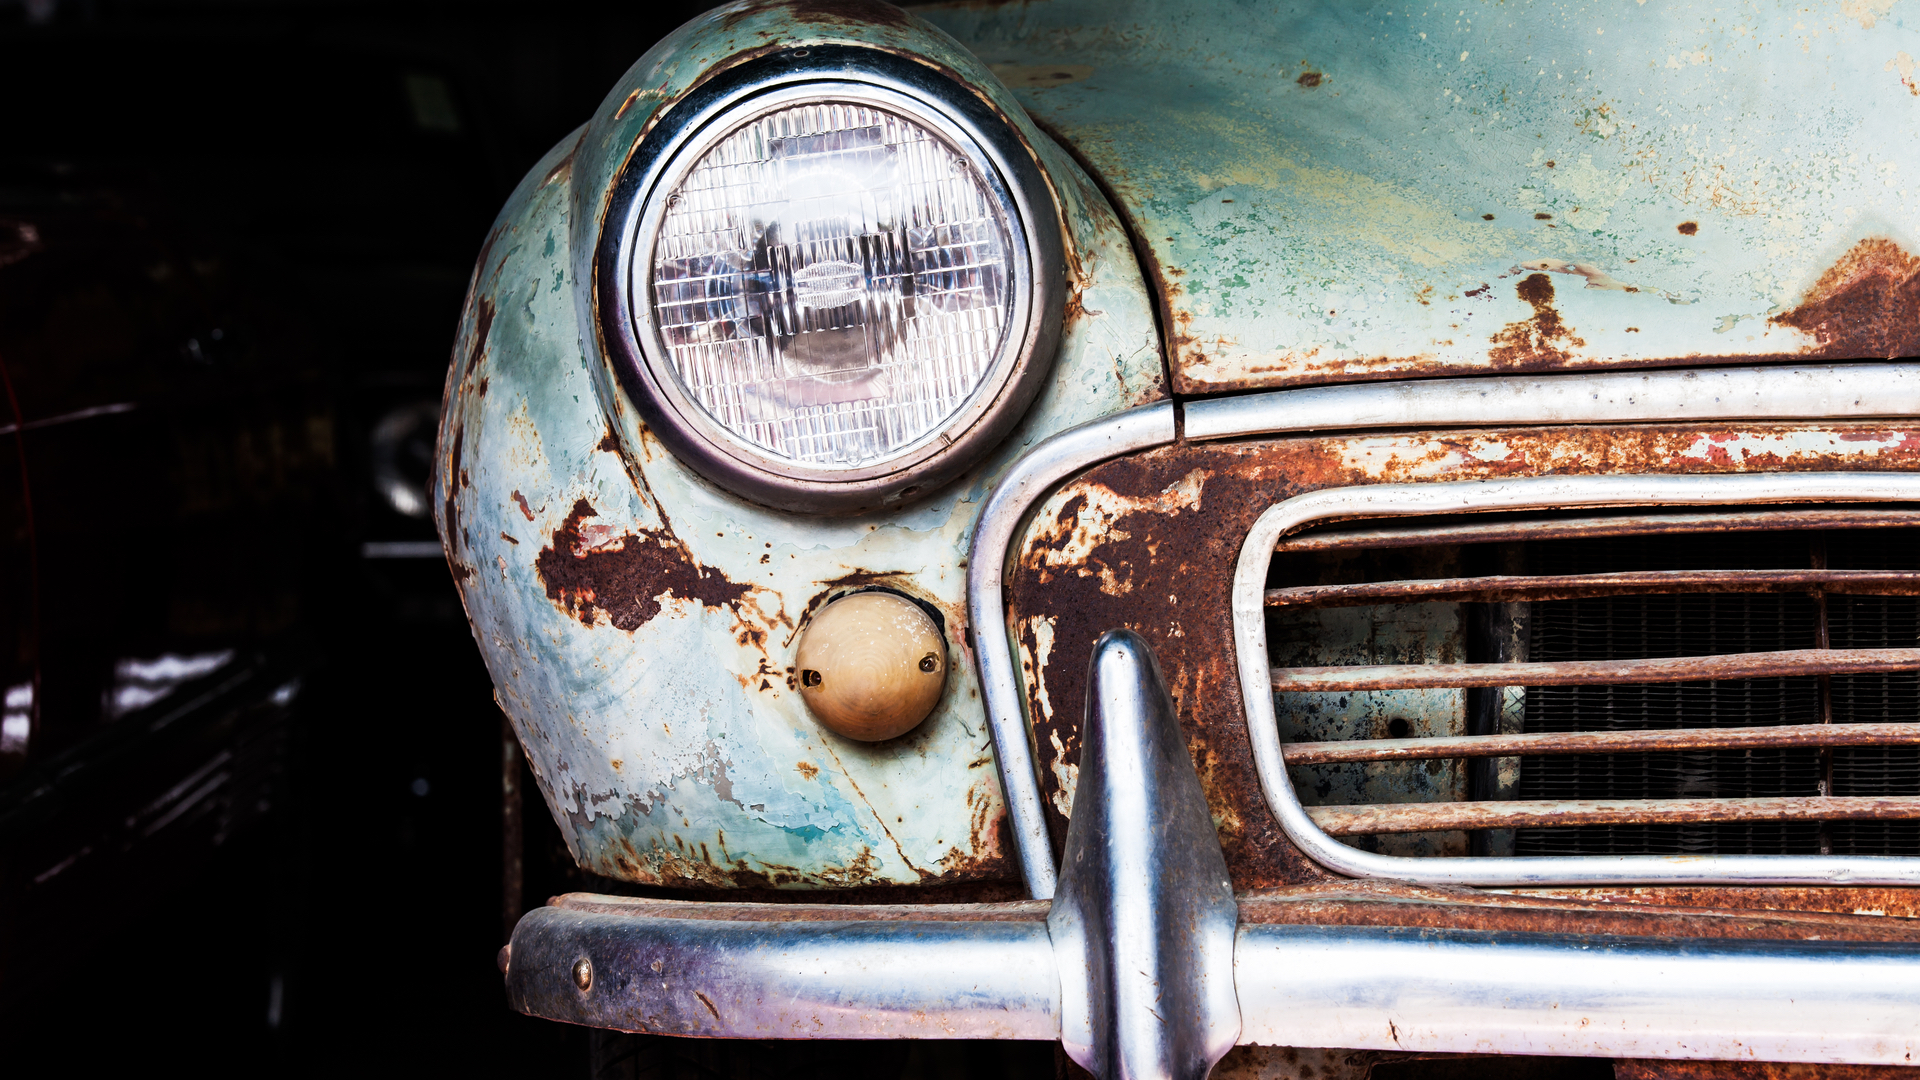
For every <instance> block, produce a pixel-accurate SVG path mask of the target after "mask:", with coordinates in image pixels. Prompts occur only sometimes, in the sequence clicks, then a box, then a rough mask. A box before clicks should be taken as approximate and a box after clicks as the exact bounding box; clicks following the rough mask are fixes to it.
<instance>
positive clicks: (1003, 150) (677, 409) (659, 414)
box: [593, 46, 1066, 513]
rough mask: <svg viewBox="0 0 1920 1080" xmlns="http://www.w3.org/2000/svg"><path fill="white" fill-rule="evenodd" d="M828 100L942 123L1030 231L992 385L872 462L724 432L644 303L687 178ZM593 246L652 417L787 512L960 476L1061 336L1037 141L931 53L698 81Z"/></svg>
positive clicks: (675, 443)
mask: <svg viewBox="0 0 1920 1080" xmlns="http://www.w3.org/2000/svg"><path fill="white" fill-rule="evenodd" d="M814 96H818V97H830V98H832V99H834V100H844V99H854V100H859V101H865V102H870V103H872V104H874V105H877V106H879V107H882V108H886V109H891V110H895V111H898V112H901V113H903V114H904V115H906V116H908V117H910V118H912V119H913V120H914V121H915V122H916V123H920V124H923V125H926V126H928V127H929V128H932V129H934V130H937V131H938V132H939V133H940V134H941V135H942V136H943V137H946V138H948V139H949V140H951V141H952V143H953V145H954V147H955V148H956V149H958V150H960V151H962V152H963V153H964V154H965V155H966V157H967V159H968V160H969V162H970V163H971V164H972V166H973V168H974V169H975V171H976V172H977V175H978V177H979V179H980V180H981V181H982V183H983V186H984V187H985V188H986V189H987V191H988V192H989V194H990V195H991V197H992V198H994V199H995V200H997V201H998V202H999V204H1000V207H1001V209H1002V211H1003V212H1004V213H1005V215H1006V219H1007V227H1008V230H1009V232H1010V233H1013V234H1014V235H1015V239H1016V243H1015V248H1016V257H1015V258H1014V259H1013V265H1012V267H1011V271H1012V273H1011V280H1012V283H1013V287H1014V289H1013V307H1012V313H1011V315H1010V317H1009V322H1008V333H1007V338H1006V344H1005V346H1004V347H1003V352H1002V353H1001V354H1000V357H999V358H998V359H997V360H996V362H995V366H994V369H993V370H992V371H991V372H990V373H989V375H988V376H987V379H986V381H985V382H984V383H983V384H982V385H981V387H980V388H979V390H978V391H977V392H975V393H974V394H973V395H972V397H971V398H970V399H969V400H968V401H967V403H966V404H965V405H964V406H962V407H961V408H960V409H959V411H957V412H956V413H954V414H953V415H951V416H949V417H948V418H947V419H946V421H944V422H943V423H942V424H941V425H940V426H939V427H938V428H936V429H935V430H934V432H933V433H932V434H931V435H930V436H927V437H923V438H921V439H919V440H918V441H917V442H916V443H914V444H913V445H912V447H911V449H909V450H908V451H907V452H905V453H902V454H900V455H898V456H895V457H892V458H889V459H887V460H884V461H881V462H879V463H876V464H873V465H869V466H866V467H862V468H847V469H831V468H818V467H811V466H806V465H802V464H799V463H796V462H793V461H788V460H782V459H779V458H777V457H774V456H772V455H767V454H761V453H756V452H754V450H753V448H752V447H751V446H749V445H747V444H746V443H745V442H744V441H743V440H742V439H740V438H738V437H736V436H733V435H732V434H731V433H729V432H728V431H726V430H725V429H724V428H722V427H721V426H720V425H719V423H718V422H717V421H716V420H714V419H713V418H712V417H711V416H709V415H708V413H707V412H706V410H705V409H703V408H702V407H701V406H700V405H699V404H698V403H697V402H696V401H694V400H692V399H691V398H690V397H689V396H688V394H687V393H686V391H685V389H684V388H683V387H682V386H681V385H680V382H679V380H678V379H677V378H676V377H675V376H674V374H673V371H672V367H671V365H670V362H669V359H668V357H667V356H666V354H665V348H664V345H663V343H662V342H661V339H660V336H659V332H658V328H657V327H656V325H655V320H654V314H653V306H652V304H651V303H650V302H648V301H647V297H646V289H647V287H648V285H647V282H648V280H649V273H650V267H651V265H652V251H653V245H654V240H655V236H656V231H657V228H658V225H659V222H660V219H661V217H662V215H663V214H664V210H665V203H666V198H665V196H666V194H667V193H668V192H670V191H671V190H672V189H673V185H674V184H675V183H676V178H677V177H678V176H681V175H684V174H685V172H686V171H687V170H688V169H690V168H691V167H692V166H693V163H694V162H696V161H697V160H698V158H699V156H700V154H701V153H702V152H704V148H705V147H706V146H709V145H712V144H713V143H714V142H716V141H718V139H720V138H723V137H725V133H727V132H729V131H731V130H734V129H735V128H736V127H737V126H738V125H739V124H740V123H743V122H746V120H747V119H748V118H750V117H752V116H754V115H758V114H760V113H762V112H763V111H765V110H766V109H772V108H778V107H780V106H781V105H782V104H783V103H784V104H792V103H793V102H795V101H796V100H800V99H806V98H809V97H814ZM1021 255H1023V256H1024V257H1019V256H1021ZM594 256H595V257H594V278H595V280H594V290H593V295H594V300H595V307H596V316H597V321H598V329H599V332H600V339H601V346H602V349H603V350H604V352H605V355H606V356H607V358H608V360H609V361H610V362H611V364H612V365H613V368H614V370H615V371H616V373H617V374H618V376H619V378H620V381H621V383H622V385H623V386H624V387H625V389H626V391H627V393H628V395H629V397H630V399H631V400H632V402H633V403H634V405H635V407H636V409H637V411H638V412H639V415H640V418H641V420H642V421H643V422H645V423H646V425H647V427H648V429H649V430H650V431H652V432H653V433H654V435H656V436H657V437H658V438H659V439H660V440H661V442H663V443H664V444H666V446H667V448H668V449H669V450H671V451H672V452H673V453H674V454H675V455H676V456H677V457H678V458H679V459H680V460H681V461H683V462H684V463H686V464H687V465H688V466H690V467H691V468H693V469H694V470H695V471H696V472H698V473H700V474H701V475H702V476H704V477H705V478H706V479H708V480H709V481H711V482H713V483H714V484H716V485H718V486H719V487H721V488H722V489H724V490H726V491H728V492H731V493H733V494H735V495H739V496H741V497H743V498H746V499H749V500H751V501H753V502H757V503H761V504H764V505H767V506H772V507H776V508H779V509H785V510H796V511H803V512H809V513H854V512H859V511H863V510H874V509H881V508H884V507H888V506H892V505H898V504H900V503H903V502H905V501H907V500H909V499H912V498H914V497H916V496H918V495H921V494H925V493H928V492H931V491H932V490H934V489H935V488H937V487H939V486H940V485H941V484H943V483H945V482H946V481H948V480H951V479H953V478H954V477H955V476H957V475H958V474H960V473H961V472H963V471H964V470H966V469H967V468H968V467H970V466H972V465H973V464H975V463H977V462H978V461H979V459H980V458H981V457H982V456H983V455H984V454H985V453H986V451H987V450H989V449H990V448H991V447H993V446H994V445H995V444H997V443H998V442H1000V441H1001V440H1002V439H1003V438H1005V437H1006V435H1007V434H1008V433H1009V432H1010V431H1011V430H1012V429H1013V427H1014V425H1015V424H1016V423H1018V421H1019V420H1020V418H1021V416H1023V415H1024V414H1025V412H1026V410H1027V407H1028V406H1029V405H1030V404H1031V403H1032V401H1033V399H1034V397H1035V395H1036V394H1037V393H1038V392H1039V389H1040V386H1041V384H1042V383H1043V382H1044V381H1045V378H1046V376H1047V373H1048V370H1049V369H1050V368H1051V366H1052V361H1053V356H1054V352H1055V349H1056V347H1057V345H1058V343H1059V336H1060V324H1061V317H1062V306H1063V298H1064V293H1065V283H1064V278H1065V262H1066V259H1065V252H1064V243H1063V239H1062V236H1061V227H1060V217H1059V212H1058V210H1057V209H1056V207H1055V203H1054V200H1053V195H1052V190H1051V188H1050V186H1049V185H1048V183H1047V179H1046V177H1045V176H1044V175H1043V174H1042V172H1041V169H1040V166H1039V164H1038V162H1037V161H1036V160H1035V157H1034V153H1033V150H1032V148H1031V147H1030V146H1029V145H1028V144H1027V141H1026V140H1025V139H1024V138H1023V137H1022V135H1021V133H1020V132H1019V130H1018V129H1017V128H1016V127H1015V125H1014V124H1013V123H1012V122H1011V121H1010V120H1009V119H1008V118H1007V117H1006V116H1004V115H1003V114H1002V113H1001V112H1000V111H999V110H998V109H997V108H995V107H994V106H993V105H992V104H991V103H990V102H989V101H988V99H987V98H986V96H985V95H983V94H981V93H979V92H978V91H976V90H975V89H974V88H972V87H970V86H968V85H966V84H965V83H963V82H960V81H959V80H958V79H957V78H956V77H954V76H951V75H949V74H946V73H944V72H943V71H941V70H939V69H937V68H934V67H932V66H930V65H928V64H926V63H923V62H920V61H917V60H915V59H912V58H910V57H906V56H901V55H898V54H895V53H890V52H883V51H880V50H877V49H871V48H860V47H853V46H813V47H809V48H798V49H790V50H785V51H782V52H779V53H775V54H771V55H767V56H762V57H759V58H756V59H754V60H750V61H747V62H745V63H742V64H740V65H738V66H735V67H732V68H729V69H726V70H724V71H721V72H719V73H717V74H715V75H713V76H712V77H710V78H708V79H707V80H706V81H704V82H702V83H701V84H699V85H698V86H696V87H695V88H694V89H693V90H691V91H689V92H688V93H687V94H686V95H685V96H684V97H683V98H681V99H680V100H679V101H677V102H675V103H674V104H673V105H672V106H670V107H669V109H668V110H667V111H666V112H665V113H663V114H662V115H660V116H659V117H658V118H656V120H655V121H654V123H653V125H652V127H651V128H650V129H649V130H648V131H647V132H646V134H645V135H644V136H643V137H642V138H641V139H640V140H639V141H638V143H637V144H636V145H635V147H634V149H633V151H632V153H631V154H630V155H629V156H628V158H627V160H626V162H625V163H624V164H623V165H622V167H621V168H620V170H619V171H618V173H617V174H616V176H615V180H614V184H613V188H612V191H611V192H610V194H609V197H608V202H607V207H606V211H605V213H604V214H603V215H602V218H601V226H600V235H599V241H598V246H597V248H596V250H595V253H594Z"/></svg>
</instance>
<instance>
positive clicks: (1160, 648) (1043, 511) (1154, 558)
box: [1008, 422, 1920, 888]
mask: <svg viewBox="0 0 1920 1080" xmlns="http://www.w3.org/2000/svg"><path fill="white" fill-rule="evenodd" d="M1916 469H1920V438H1916V437H1915V435H1914V433H1913V432H1912V431H1911V430H1910V429H1908V428H1906V427H1902V426H1898V425H1892V424H1887V423H1884V422H1860V423H1841V424H1834V423H1804V424H1791V423H1762V424H1741V425H1705V424H1691V425H1688V424H1671V425H1635V426H1629V427H1575V428H1501V429H1489V430H1479V431H1446V432H1419V431H1411V432H1398V433H1391V434H1363V435H1353V436H1316V437H1305V438H1289V439H1274V440H1262V441H1247V442H1241V443H1217V444H1188V445H1177V446H1171V447H1166V448H1163V449H1159V450H1154V451H1150V452H1147V453H1143V454H1136V455H1131V456H1128V457H1123V458H1120V459H1117V460H1114V461H1111V462H1108V463H1106V464H1103V465H1100V466H1098V467H1096V468H1094V469H1092V470H1090V471H1088V472H1087V473H1086V474H1085V475H1084V476H1081V477H1079V478H1077V479H1075V480H1074V481H1072V482H1070V483H1068V484H1066V485H1064V486H1062V487H1061V488H1060V489H1059V490H1058V491H1057V492H1055V493H1054V494H1053V495H1052V496H1050V497H1049V498H1048V499H1047V500H1045V501H1044V502H1043V503H1041V504H1040V505H1039V506H1038V507H1037V508H1036V510H1035V513H1034V515H1033V517H1032V519H1031V522H1030V523H1029V525H1028V527H1027V531H1026V533H1025V535H1024V537H1023V538H1022V539H1021V540H1020V541H1019V543H1018V545H1017V547H1016V556H1017V557H1016V559H1015V569H1014V571H1013V574H1012V579H1011V584H1010V591H1009V594H1008V614H1009V619H1010V627H1011V629H1012V632H1013V634H1014V637H1015V640H1016V644H1017V648H1018V652H1017V656H1018V658H1019V663H1020V666H1021V669H1022V673H1023V677H1024V680H1025V683H1026V694H1027V711H1028V715H1029V716H1030V717H1032V722H1033V729H1034V739H1035V745H1036V753H1037V758H1038V761H1039V771H1040V773H1041V780H1042V794H1043V797H1044V798H1045V799H1046V802H1047V814H1048V821H1049V827H1050V829H1051V830H1052V832H1053V836H1054V838H1055V840H1056V842H1057V841H1058V838H1059V837H1060V836H1062V835H1064V832H1065V826H1066V822H1067V821H1068V819H1069V818H1070V817H1071V814H1072V805H1073V790H1074V785H1075V782H1076V776H1077V768H1078V756H1079V741H1078V740H1079V715H1078V714H1079V709H1078V706H1077V703H1078V702H1080V701H1081V700H1083V698H1084V695H1085V687H1084V681H1083V678H1084V670H1085V665H1086V662H1087V657H1088V655H1089V650H1090V649H1091V647H1092V643H1093V640H1094V639H1095V638H1096V637H1097V636H1098V635H1099V634H1100V633H1101V632H1102V631H1104V630H1107V629H1111V628H1113V627H1116V626H1125V627H1128V628H1130V629H1134V630H1137V631H1139V632H1140V633H1142V634H1143V635H1145V636H1146V637H1147V638H1148V640H1149V641H1150V642H1151V643H1152V645H1153V647H1154V650H1155V653H1156V655H1158V656H1159V657H1160V660H1161V663H1162V665H1163V668H1164V670H1165V672H1166V676H1167V682H1168V687H1169V689H1170V691H1171V692H1172V694H1173V696H1174V699H1175V701H1176V703H1177V705H1178V708H1179V712H1180V718H1181V722H1182V724H1183V726H1184V728H1185V730H1186V732H1187V735H1188V741H1189V747H1190V749H1191V750H1192V751H1193V754H1194V758H1195V760H1196V762H1197V763H1198V764H1199V767H1200V775H1201V780H1202V782H1203V784H1204V786H1205V787H1206V789H1207V794H1208V799H1209V802H1210V804H1211V806H1212V808H1213V811H1214V819H1215V822H1216V823H1217V824H1218V825H1219V827H1220V830H1221V839H1222V844H1223V847H1224V848H1225V850H1226V852H1227V861H1228V866H1229V868H1230V870H1231V871H1232V873H1233V875H1234V880H1235V883H1236V885H1238V886H1240V887H1243V888H1244V887H1266V886H1274V885H1282V884H1297V883H1303V882H1312V881H1316V880H1323V879H1324V878H1325V877H1326V876H1327V875H1326V874H1325V872H1324V871H1322V870H1320V869H1319V868H1318V867H1316V866H1314V865H1313V864H1312V863H1310V862H1308V861H1306V859H1305V857H1304V856H1303V855H1302V854H1301V853H1300V851H1299V850H1298V849H1297V848H1295V847H1294V846H1293V845H1292V844H1291V843H1289V842H1288V841H1287V840H1286V838H1285V836H1284V835H1283V834H1281V833H1280V831H1279V828H1278V826H1277V825H1276V824H1275V822H1274V820H1273V816H1272V814H1271V813H1270V812H1269V811H1268V810H1267V807H1266V805H1265V802H1264V800H1263V798H1262V796H1261V793H1260V787H1259V782H1258V779H1257V776H1256V774H1255V771H1254V764H1253V761H1252V758H1251V755H1250V751H1249V741H1248V733H1247V730H1246V726H1245V723H1246V721H1245V716H1244V712H1243V707H1242V702H1241V698H1240V691H1239V688H1238V686H1237V685H1236V680H1235V678H1234V676H1233V670H1232V669H1233V656H1234V650H1233V645H1232V626H1231V618H1230V611H1229V605H1230V599H1231V598H1230V588H1231V577H1232V574H1233V564H1234V561H1235V559H1236V557H1237V554H1238V552H1239V548H1240V543H1241V541H1242V540H1243V539H1244V538H1245V536H1246V535H1247V531H1248V529H1249V528H1251V526H1252V523H1253V521H1254V519H1255V518H1257V517H1258V516H1259V515H1260V513H1261V512H1262V511H1264V510H1265V509H1266V508H1267V507H1269V506H1272V505H1273V504H1274V503H1276V502H1279V501H1281V500H1283V499H1287V498H1291V497H1293V496H1295V495H1298V494H1300V493H1302V492H1306V491H1311V490H1315V489H1319V488H1329V487H1344V486H1350V485H1359V484H1377V483H1403V482H1407V481H1412V480H1435V481H1460V480H1493V479H1499V478H1503V477H1518V476H1539V475H1546V474H1563V475H1581V474H1603V475H1604V474H1618V473H1657V474H1702V473H1735V474H1737V473H1756V472H1812V471H1822V472H1825V471H1862V472H1876V471H1883V470H1886V471H1902V472H1911V471H1914V470H1916ZM1859 513H1861V514H1862V515H1863V516H1864V517H1865V518H1866V519H1868V520H1879V519H1878V518H1875V517H1874V515H1875V514H1880V513H1883V512H1881V511H1874V510H1862V511H1860V512H1859ZM1795 514H1799V515H1805V516H1806V519H1807V521H1808V523H1809V524H1813V525H1816V526H1819V527H1838V526H1841V525H1843V524H1845V522H1846V521H1847V520H1849V518H1848V517H1847V516H1845V515H1841V514H1837V513H1835V512H1833V511H1830V510H1827V509H1819V508H1809V509H1805V510H1792V511H1771V512H1769V513H1768V514H1767V515H1766V517H1765V518H1764V520H1758V519H1757V521H1756V523H1757V524H1758V525H1762V526H1764V527H1766V528H1779V527H1787V526H1783V525H1781V524H1780V521H1781V520H1782V519H1783V518H1789V519H1791V516H1792V515H1795ZM1792 520H1798V519H1792ZM1897 520H1898V523H1899V524H1911V523H1912V520H1913V519H1912V517H1911V516H1910V515H1901V516H1900V517H1899V518H1898V519H1897ZM1701 524H1702V522H1701V521H1700V520H1698V518H1697V516H1696V518H1695V520H1693V521H1691V523H1690V524H1689V525H1688V527H1689V528H1691V529H1693V530H1694V531H1698V530H1699V528H1700V527H1701ZM1513 527H1514V526H1513V525H1512V523H1507V524H1504V525H1500V526H1497V528H1503V529H1511V528H1513ZM1599 527H1600V524H1599V523H1598V522H1596V521H1595V520H1593V519H1591V518H1589V519H1587V520H1586V522H1585V523H1584V524H1582V525H1581V526H1580V528H1582V529H1586V530H1593V529H1597V528H1599ZM1362 528H1365V526H1364V525H1363V526H1362ZM1486 538H1488V537H1480V536H1476V537H1475V539H1486ZM1492 538H1500V537H1498V536H1494V537H1492ZM1420 542H1423V543H1449V542H1457V541H1454V540H1452V539H1451V538H1450V536H1449V535H1441V534H1435V535H1432V536H1428V537H1426V538H1424V539H1422V540H1421V541H1420ZM1336 546H1338V545H1337V544H1336ZM1276 584H1279V583H1276ZM1346 610H1360V609H1346ZM1382 719H1383V720H1391V719H1392V715H1391V713H1388V714H1385V715H1384V716H1383V717H1382Z"/></svg>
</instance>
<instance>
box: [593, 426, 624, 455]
mask: <svg viewBox="0 0 1920 1080" xmlns="http://www.w3.org/2000/svg"><path fill="white" fill-rule="evenodd" d="M593 448H594V449H595V450H604V451H606V452H607V453H609V454H617V453H619V452H620V440H619V438H618V437H616V436H615V435H614V433H613V425H612V424H608V425H607V433H606V434H605V435H602V436H600V441H599V442H598V443H596V444H594V447H593Z"/></svg>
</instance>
